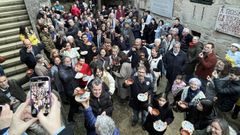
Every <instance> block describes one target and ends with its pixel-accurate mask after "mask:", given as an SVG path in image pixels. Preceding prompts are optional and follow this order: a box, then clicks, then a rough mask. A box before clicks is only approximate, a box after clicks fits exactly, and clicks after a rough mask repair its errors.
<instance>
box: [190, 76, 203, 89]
mask: <svg viewBox="0 0 240 135" xmlns="http://www.w3.org/2000/svg"><path fill="white" fill-rule="evenodd" d="M190 83H194V84H196V85H197V87H198V88H200V87H201V86H202V83H201V81H200V80H199V79H198V78H192V79H190V80H189V84H190Z"/></svg>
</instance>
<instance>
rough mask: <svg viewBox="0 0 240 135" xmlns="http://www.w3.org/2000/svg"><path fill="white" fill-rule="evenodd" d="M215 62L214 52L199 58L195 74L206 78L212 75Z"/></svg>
mask: <svg viewBox="0 0 240 135" xmlns="http://www.w3.org/2000/svg"><path fill="white" fill-rule="evenodd" d="M216 63H217V57H216V54H215V53H211V54H208V55H207V56H205V57H204V58H199V64H198V65H197V69H196V71H195V74H196V75H197V76H198V77H199V78H203V79H207V76H212V72H213V71H214V68H215V65H216Z"/></svg>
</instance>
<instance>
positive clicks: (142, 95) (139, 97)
mask: <svg viewBox="0 0 240 135" xmlns="http://www.w3.org/2000/svg"><path fill="white" fill-rule="evenodd" d="M137 98H138V100H139V101H142V102H145V101H147V100H148V95H145V94H144V93H139V94H138V96H137Z"/></svg>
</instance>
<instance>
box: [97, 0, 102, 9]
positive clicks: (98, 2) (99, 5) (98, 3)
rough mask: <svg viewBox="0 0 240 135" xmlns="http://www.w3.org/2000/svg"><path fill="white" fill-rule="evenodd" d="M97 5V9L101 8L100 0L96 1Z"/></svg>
mask: <svg viewBox="0 0 240 135" xmlns="http://www.w3.org/2000/svg"><path fill="white" fill-rule="evenodd" d="M97 6H98V10H101V8H102V3H101V0H98V1H97Z"/></svg>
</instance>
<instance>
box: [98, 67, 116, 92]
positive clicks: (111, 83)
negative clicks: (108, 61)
mask: <svg viewBox="0 0 240 135" xmlns="http://www.w3.org/2000/svg"><path fill="white" fill-rule="evenodd" d="M93 75H94V77H95V78H96V77H99V78H100V79H101V80H102V81H103V82H104V83H105V84H106V85H107V86H108V88H109V92H110V94H111V95H113V94H114V91H115V88H116V87H115V80H114V78H113V77H112V75H111V74H110V73H109V72H107V71H106V70H104V68H103V67H100V66H97V67H96V68H95V69H94V71H93Z"/></svg>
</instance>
